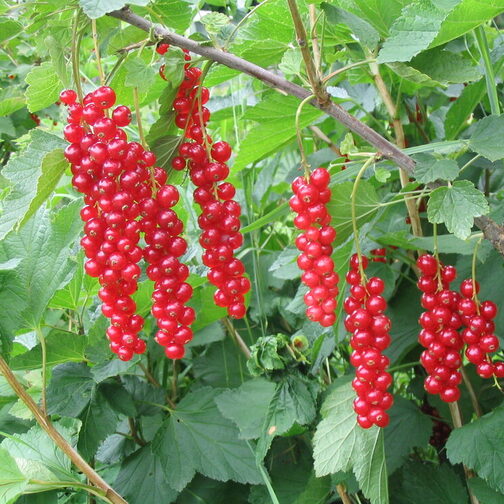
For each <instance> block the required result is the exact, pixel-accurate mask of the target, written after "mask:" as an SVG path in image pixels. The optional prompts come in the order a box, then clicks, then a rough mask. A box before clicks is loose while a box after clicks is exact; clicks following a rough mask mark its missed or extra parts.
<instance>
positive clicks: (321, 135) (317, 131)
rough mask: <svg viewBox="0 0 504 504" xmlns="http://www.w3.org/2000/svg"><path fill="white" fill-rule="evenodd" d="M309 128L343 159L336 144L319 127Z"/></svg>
mask: <svg viewBox="0 0 504 504" xmlns="http://www.w3.org/2000/svg"><path fill="white" fill-rule="evenodd" d="M309 128H310V129H311V130H312V131H313V133H314V135H315V136H317V137H319V138H320V140H322V141H323V142H325V143H326V144H327V145H328V146H329V148H330V149H331V150H332V151H333V152H334V153H335V154H336V155H337V156H338V157H343V154H341V151H340V149H339V147H338V146H337V145H336V144H334V143H333V142H332V140H331V139H330V138H329V137H328V136H327V135H326V134H325V133H324V132H323V131H322V130H321V129H320V128H319V127H318V126H309Z"/></svg>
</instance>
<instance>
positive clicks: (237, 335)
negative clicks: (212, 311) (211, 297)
mask: <svg viewBox="0 0 504 504" xmlns="http://www.w3.org/2000/svg"><path fill="white" fill-rule="evenodd" d="M222 322H223V323H224V325H225V326H226V329H227V330H228V332H229V334H230V336H231V337H232V338H234V339H235V340H236V343H237V344H238V346H239V347H240V350H241V351H242V352H243V354H244V355H245V357H247V359H250V349H249V347H248V346H247V343H245V341H243V339H242V337H241V336H240V333H239V332H238V331H237V330H236V329H235V327H234V326H233V324H232V323H231V321H230V320H229V319H228V318H227V317H224V318H223V319H222Z"/></svg>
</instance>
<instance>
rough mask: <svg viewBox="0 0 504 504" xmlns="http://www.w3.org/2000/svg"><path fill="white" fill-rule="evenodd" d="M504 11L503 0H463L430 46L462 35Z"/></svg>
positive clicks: (446, 20) (458, 3)
mask: <svg viewBox="0 0 504 504" xmlns="http://www.w3.org/2000/svg"><path fill="white" fill-rule="evenodd" d="M503 11H504V1H503V0H485V1H484V2H481V1H480V0H461V1H459V2H457V5H456V7H455V8H454V9H453V10H452V11H451V12H450V13H449V14H448V16H447V17H446V19H445V20H444V22H443V24H442V26H441V30H440V31H439V33H438V35H437V36H436V38H435V39H434V41H433V42H432V43H431V45H430V47H434V46H439V45H442V44H445V43H446V42H449V41H450V40H453V39H455V38H457V37H460V36H461V35H463V34H464V33H467V32H469V31H471V30H472V29H473V28H476V27H477V26H479V25H481V24H483V23H486V22H487V21H489V20H491V19H493V18H494V17H495V16H498V15H499V14H501V13H502V12H503Z"/></svg>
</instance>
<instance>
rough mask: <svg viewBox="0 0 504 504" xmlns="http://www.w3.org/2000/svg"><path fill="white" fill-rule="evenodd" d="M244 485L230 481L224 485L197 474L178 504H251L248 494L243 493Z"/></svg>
mask: <svg viewBox="0 0 504 504" xmlns="http://www.w3.org/2000/svg"><path fill="white" fill-rule="evenodd" d="M243 490H244V489H243V485H240V484H238V483H234V482H232V481H228V482H227V483H222V482H220V481H215V480H212V479H209V478H205V477H204V476H201V475H199V474H197V475H196V476H195V477H194V479H193V480H192V481H191V483H189V485H188V486H187V487H186V488H185V489H184V491H183V492H182V493H181V494H180V495H179V497H178V499H177V504H195V503H196V502H198V503H201V504H202V503H205V504H221V503H223V502H232V503H233V504H250V502H249V500H248V492H244V491H243Z"/></svg>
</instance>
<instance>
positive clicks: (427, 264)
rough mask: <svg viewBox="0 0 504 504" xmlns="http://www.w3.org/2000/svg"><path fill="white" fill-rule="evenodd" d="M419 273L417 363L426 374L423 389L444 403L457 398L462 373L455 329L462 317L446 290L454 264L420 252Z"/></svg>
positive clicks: (456, 301)
mask: <svg viewBox="0 0 504 504" xmlns="http://www.w3.org/2000/svg"><path fill="white" fill-rule="evenodd" d="M417 266H418V269H419V270H420V272H421V276H420V278H419V279H418V282H417V285H418V288H419V289H420V290H421V291H422V297H421V304H422V307H423V308H424V309H425V310H426V311H424V312H423V313H422V314H421V315H420V319H419V323H420V325H421V327H422V330H421V331H420V334H419V337H418V340H419V342H420V344H421V345H422V346H423V347H424V348H425V350H424V351H423V352H422V355H421V357H420V362H421V363H422V365H423V367H424V368H425V370H426V371H427V373H428V376H427V378H426V379H425V382H424V386H425V390H426V391H427V392H429V393H430V394H439V397H440V398H441V399H442V400H443V401H445V402H453V401H457V400H458V399H459V397H460V390H459V388H458V387H459V385H460V383H461V382H462V375H461V373H460V371H459V368H460V366H462V358H461V351H462V348H463V346H464V342H463V340H462V337H461V335H460V334H459V332H458V329H460V327H461V326H462V319H461V317H460V316H459V313H458V304H459V300H460V295H459V294H458V292H456V291H453V290H450V284H451V283H452V282H453V281H454V280H455V278H456V276H457V270H456V268H455V267H454V266H450V265H446V266H444V265H442V264H441V263H440V262H439V261H438V260H437V259H436V258H435V257H434V256H432V255H430V254H424V255H421V256H420V257H419V258H418V260H417Z"/></svg>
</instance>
